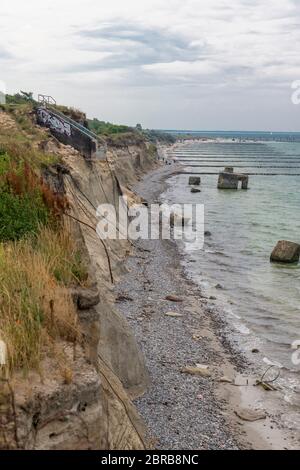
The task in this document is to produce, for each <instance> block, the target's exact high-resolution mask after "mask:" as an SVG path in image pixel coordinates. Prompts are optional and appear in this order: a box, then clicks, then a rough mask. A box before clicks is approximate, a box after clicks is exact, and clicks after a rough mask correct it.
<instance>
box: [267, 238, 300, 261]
mask: <svg viewBox="0 0 300 470" xmlns="http://www.w3.org/2000/svg"><path fill="white" fill-rule="evenodd" d="M299 257H300V245H299V244H298V243H294V242H289V241H287V240H280V241H279V242H278V243H277V245H276V246H275V248H274V250H273V251H272V253H271V261H272V262H278V263H296V262H298V261H299Z"/></svg>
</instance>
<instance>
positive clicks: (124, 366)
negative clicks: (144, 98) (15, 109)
mask: <svg viewBox="0 0 300 470" xmlns="http://www.w3.org/2000/svg"><path fill="white" fill-rule="evenodd" d="M4 114H5V113H2V121H3V122H9V120H10V119H11V118H9V117H7V119H3V116H4ZM43 132H44V131H43ZM37 146H38V147H39V149H41V150H42V151H43V152H46V153H47V154H50V155H51V154H53V155H57V156H59V163H56V164H52V165H49V166H47V167H45V168H44V169H43V177H44V180H45V181H47V184H48V185H49V186H50V187H53V188H55V190H56V191H58V192H60V193H62V194H64V196H66V198H67V200H68V213H67V214H66V215H65V223H66V224H67V225H68V227H69V229H70V231H71V233H72V236H73V237H74V238H75V239H76V241H77V242H78V243H79V244H80V246H81V249H82V252H83V254H84V258H85V262H86V264H87V266H88V274H89V276H88V283H87V284H86V285H84V286H83V287H76V288H74V289H73V290H72V291H71V292H70V295H71V296H72V299H73V302H74V305H75V306H76V312H77V316H78V322H79V327H80V331H81V340H80V341H78V342H77V343H74V344H72V345H70V343H68V342H64V341H61V342H60V345H59V346H60V348H61V350H63V352H64V355H65V356H64V357H66V358H67V359H68V367H66V368H64V367H63V366H62V369H61V370H59V371H58V370H57V367H56V365H55V364H56V362H57V361H54V359H53V357H51V355H49V356H48V357H46V358H44V359H43V362H42V364H41V366H40V370H39V371H30V372H29V373H28V374H26V375H24V374H23V372H21V371H18V372H16V373H14V375H13V377H12V378H9V379H8V378H7V377H3V378H2V382H1V394H0V419H1V421H0V427H1V435H0V447H1V448H4V449H10V448H20V449H143V448H145V446H147V443H146V442H145V429H144V425H143V423H142V420H141V419H140V417H139V415H138V413H137V411H136V409H135V407H134V406H133V404H132V402H131V400H132V398H135V397H137V396H140V395H141V394H142V393H143V392H144V391H145V389H146V387H147V384H148V374H147V371H146V368H145V363H144V359H143V356H142V354H141V352H140V351H139V348H138V346H137V343H136V340H135V338H134V335H133V333H132V331H131V329H130V327H129V325H128V324H127V321H126V320H125V318H124V317H123V316H122V315H121V314H120V313H119V312H118V310H117V309H116V306H115V299H114V295H113V293H112V286H113V284H114V283H116V282H117V280H118V278H119V276H120V275H121V274H122V273H123V272H124V268H123V260H124V258H125V257H126V256H127V255H128V254H129V253H130V250H131V245H130V243H129V242H128V241H127V240H106V241H103V240H101V239H100V238H99V237H98V235H97V233H96V226H97V222H98V220H97V216H96V210H97V207H98V206H99V204H102V203H110V204H113V205H114V206H116V208H118V204H119V196H121V195H122V194H124V192H126V193H127V195H129V196H130V198H132V200H134V199H135V195H133V194H131V193H130V189H129V186H130V184H132V183H134V182H136V180H137V179H138V178H139V176H140V175H141V174H142V173H143V172H145V171H147V169H149V168H150V167H151V166H153V165H154V164H155V149H154V147H153V145H152V144H149V143H147V142H146V141H145V140H144V139H143V138H142V137H140V136H138V135H134V134H132V135H124V136H122V137H119V138H117V139H107V149H106V158H105V159H104V160H98V159H90V160H87V159H86V158H85V157H84V156H82V155H81V154H80V153H79V152H77V151H76V150H74V149H73V148H72V147H68V146H64V145H63V144H60V143H58V142H57V141H56V140H55V139H53V138H51V136H50V134H49V133H47V132H46V133H45V134H43V139H40V140H39V141H38V142H37ZM117 210H118V209H117Z"/></svg>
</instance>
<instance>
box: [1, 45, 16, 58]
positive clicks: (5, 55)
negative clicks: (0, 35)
mask: <svg viewBox="0 0 300 470" xmlns="http://www.w3.org/2000/svg"><path fill="white" fill-rule="evenodd" d="M7 59H13V55H12V54H11V53H10V52H9V51H7V50H6V49H4V48H3V47H1V46H0V60H7Z"/></svg>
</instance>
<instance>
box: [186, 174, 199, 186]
mask: <svg viewBox="0 0 300 470" xmlns="http://www.w3.org/2000/svg"><path fill="white" fill-rule="evenodd" d="M200 183H201V178H200V176H190V177H189V185H190V186H199V184H200Z"/></svg>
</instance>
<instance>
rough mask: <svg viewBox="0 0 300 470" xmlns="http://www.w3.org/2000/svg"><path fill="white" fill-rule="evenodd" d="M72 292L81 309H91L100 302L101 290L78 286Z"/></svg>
mask: <svg viewBox="0 0 300 470" xmlns="http://www.w3.org/2000/svg"><path fill="white" fill-rule="evenodd" d="M71 294H72V298H73V301H74V302H75V304H77V307H78V309H79V310H89V309H90V308H92V307H95V306H96V305H98V304H99V302H100V296H99V292H98V290H96V289H85V288H81V287H77V288H76V289H74V290H73V291H72V293H71Z"/></svg>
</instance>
